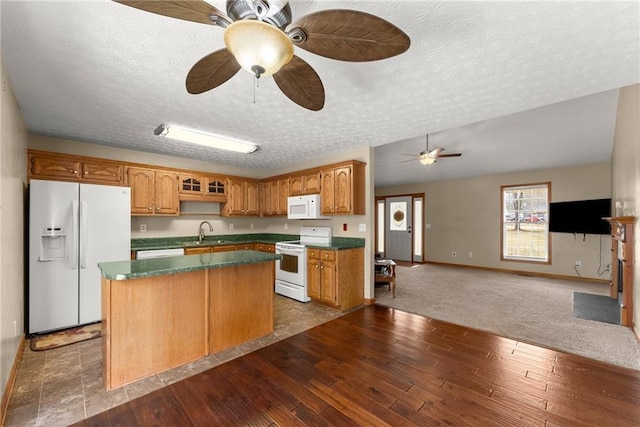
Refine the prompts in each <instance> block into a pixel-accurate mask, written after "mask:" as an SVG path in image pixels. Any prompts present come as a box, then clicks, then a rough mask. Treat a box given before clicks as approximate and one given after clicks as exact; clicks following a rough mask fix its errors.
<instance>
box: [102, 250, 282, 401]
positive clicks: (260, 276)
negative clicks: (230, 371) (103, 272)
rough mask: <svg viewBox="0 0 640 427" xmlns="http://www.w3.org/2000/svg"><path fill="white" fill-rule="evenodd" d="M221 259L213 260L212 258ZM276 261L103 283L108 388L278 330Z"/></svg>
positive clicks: (105, 359) (104, 342)
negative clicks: (275, 294)
mask: <svg viewBox="0 0 640 427" xmlns="http://www.w3.org/2000/svg"><path fill="white" fill-rule="evenodd" d="M212 256H213V255H212ZM274 275H275V262H274V261H267V262H258V263H254V264H243V265H236V266H230V267H222V268H212V269H208V270H200V271H192V272H186V273H178V274H166V275H160V276H153V277H143V278H135V279H129V280H109V279H106V278H104V277H103V278H102V303H101V304H102V363H103V373H104V382H105V387H106V389H107V390H111V389H113V388H116V387H120V386H122V385H125V384H128V383H131V382H133V381H137V380H139V379H142V378H145V377H148V376H150V375H153V374H157V373H158V372H162V371H166V370H167V369H171V368H174V367H176V366H180V365H183V364H185V363H188V362H191V361H194V360H197V359H200V358H202V357H205V356H206V355H208V354H209V353H215V352H217V351H220V350H223V349H226V348H229V347H233V346H236V345H239V344H242V343H243V342H246V341H249V340H252V339H255V338H258V337H261V336H264V335H267V334H269V333H271V332H273V276H274Z"/></svg>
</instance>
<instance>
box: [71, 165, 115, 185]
mask: <svg viewBox="0 0 640 427" xmlns="http://www.w3.org/2000/svg"><path fill="white" fill-rule="evenodd" d="M123 171H124V165H122V164H119V163H110V162H101V161H97V160H96V161H83V162H82V175H81V178H82V179H83V180H85V179H88V180H91V181H101V182H112V183H118V184H119V183H122V182H123V177H124V176H123Z"/></svg>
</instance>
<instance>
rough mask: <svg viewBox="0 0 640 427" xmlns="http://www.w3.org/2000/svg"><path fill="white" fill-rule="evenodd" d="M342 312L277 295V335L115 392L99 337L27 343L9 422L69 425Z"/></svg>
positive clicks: (208, 357) (11, 401)
mask: <svg viewBox="0 0 640 427" xmlns="http://www.w3.org/2000/svg"><path fill="white" fill-rule="evenodd" d="M342 314H343V313H341V312H338V311H336V310H332V309H330V308H327V307H323V306H321V305H319V304H315V303H313V302H309V303H306V304H302V303H300V302H297V301H294V300H291V299H289V298H285V297H282V296H279V295H275V296H274V332H273V333H271V334H269V335H267V336H264V337H261V338H258V339H255V340H253V341H250V342H247V343H245V344H242V345H240V346H238V347H234V348H231V349H227V350H224V351H222V352H219V353H216V354H212V355H209V356H207V357H205V358H203V359H199V360H197V361H195V362H192V363H189V364H186V365H182V366H179V367H177V368H174V369H171V370H168V371H165V372H162V373H159V374H156V375H153V376H151V377H148V378H145V379H142V380H140V381H137V382H135V383H132V384H129V385H126V386H123V387H120V388H117V389H113V390H110V391H106V390H105V388H104V382H103V379H102V352H101V345H100V340H99V339H94V340H90V341H85V342H81V343H78V344H73V345H69V346H66V347H61V348H58V349H53V350H47V351H39V352H34V351H31V350H30V349H29V346H28V345H26V347H25V350H24V353H23V355H22V359H21V361H20V365H19V367H18V374H17V378H16V382H15V384H14V387H13V392H12V394H11V398H10V401H9V408H8V411H7V416H6V419H5V425H6V426H47V427H49V426H66V425H69V424H72V423H75V422H77V421H80V420H83V419H85V418H89V417H91V416H93V415H95V414H98V413H100V412H102V411H106V410H107V409H110V408H112V407H114V406H117V405H120V404H122V403H124V402H126V401H129V400H132V399H135V398H137V397H140V396H143V395H145V394H147V393H150V392H152V391H154V390H156V389H158V388H161V387H164V386H166V385H168V384H172V383H174V382H177V381H179V380H181V379H183V378H186V377H189V376H191V375H194V374H197V373H199V372H202V371H205V370H207V369H209V368H212V367H214V366H217V365H219V364H221V363H224V362H226V361H229V360H231V359H234V358H236V357H239V356H242V355H244V354H246V353H249V352H251V351H254V350H256V349H258V348H261V347H264V346H266V345H269V344H271V343H274V342H276V341H279V340H282V339H284V338H287V337H289V336H292V335H295V334H297V333H299V332H302V331H304V330H307V329H310V328H312V327H314V326H316V325H319V324H321V323H324V322H327V321H329V320H331V319H334V318H336V317H339V316H341V315H342Z"/></svg>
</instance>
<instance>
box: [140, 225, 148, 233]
mask: <svg viewBox="0 0 640 427" xmlns="http://www.w3.org/2000/svg"><path fill="white" fill-rule="evenodd" d="M140 231H142V232H143V233H146V232H147V224H140Z"/></svg>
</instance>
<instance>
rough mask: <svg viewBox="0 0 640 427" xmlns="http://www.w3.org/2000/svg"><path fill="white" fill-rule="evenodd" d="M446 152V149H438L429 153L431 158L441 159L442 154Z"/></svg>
mask: <svg viewBox="0 0 640 427" xmlns="http://www.w3.org/2000/svg"><path fill="white" fill-rule="evenodd" d="M443 151H444V148H442V147H438V148H434V149H433V151H430V152H429V157H440V153H441V152H443Z"/></svg>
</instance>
